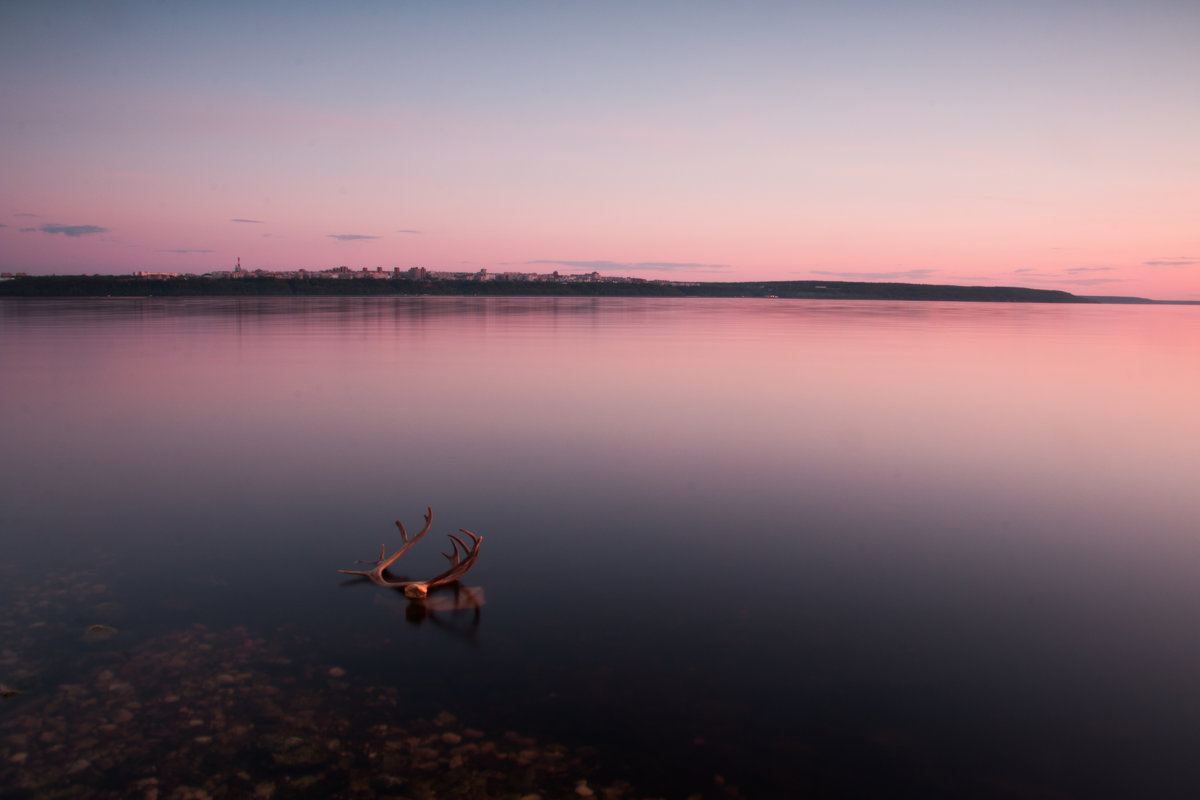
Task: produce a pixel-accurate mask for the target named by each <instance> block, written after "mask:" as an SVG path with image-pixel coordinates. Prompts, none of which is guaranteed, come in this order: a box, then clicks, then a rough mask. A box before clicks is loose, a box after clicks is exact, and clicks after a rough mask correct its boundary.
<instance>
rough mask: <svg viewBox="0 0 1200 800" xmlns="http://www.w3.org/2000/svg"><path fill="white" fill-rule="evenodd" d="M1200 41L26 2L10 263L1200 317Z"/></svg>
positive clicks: (1073, 18) (1081, 24) (444, 8)
mask: <svg viewBox="0 0 1200 800" xmlns="http://www.w3.org/2000/svg"><path fill="white" fill-rule="evenodd" d="M1198 28H1200V7H1198V6H1197V5H1196V4H1195V3H1191V2H1186V1H1185V0H1154V1H1153V2H1136V3H1135V2H1131V1H1127V0H1100V2H1096V3H1092V4H1089V5H1088V6H1087V8H1076V7H1075V6H1073V5H1071V4H1067V3H1049V4H1047V3H1024V2H1018V3H1009V4H979V3H965V4H951V5H947V4H944V3H936V2H926V1H925V0H920V1H919V2H913V3H905V4H903V5H902V6H901V5H896V6H892V5H889V4H878V3H863V2H848V3H839V4H811V3H776V2H753V3H750V4H743V5H739V6H737V7H733V6H730V7H718V6H705V7H704V8H702V9H693V8H690V7H685V6H679V5H677V4H673V3H624V2H618V3H605V4H601V5H585V6H577V5H569V6H547V5H545V4H540V3H531V2H519V3H509V4H504V6H503V7H502V8H501V7H490V6H487V5H486V4H485V5H478V4H474V5H469V6H465V7H464V6H460V5H457V4H448V5H431V6H422V5H417V6H413V5H411V4H400V5H395V4H372V3H368V4H365V5H362V6H359V7H356V9H355V11H354V12H351V13H343V12H341V11H340V10H335V9H320V8H316V7H313V8H306V9H305V10H303V11H302V12H299V11H296V10H295V9H294V8H292V6H291V5H290V4H281V3H275V2H261V3H252V4H231V3H230V4H226V3H222V2H217V3H208V4H205V5H204V6H203V7H195V8H187V7H162V6H160V5H158V4H152V3H148V2H147V3H143V2H132V3H128V4H122V5H119V6H96V7H90V6H89V7H87V8H78V7H76V6H75V5H73V4H67V3H63V2H58V1H57V0H55V1H54V2H45V3H37V4H30V3H25V4H21V3H9V4H4V6H3V7H2V8H0V71H2V72H3V74H4V75H5V76H6V80H5V81H4V85H3V87H2V88H0V92H2V93H3V94H2V95H0V97H2V102H0V125H2V126H3V141H4V145H3V148H2V149H0V172H2V173H3V174H4V175H5V181H4V185H3V188H0V226H2V227H0V269H2V270H3V271H27V272H30V273H48V272H57V273H80V272H87V273H90V272H130V271H134V270H151V271H169V272H207V271H211V270H223V269H230V268H232V267H233V265H234V264H235V263H236V261H237V259H238V258H241V260H242V264H243V265H244V266H247V267H249V268H251V269H254V268H267V269H294V268H299V267H305V268H309V269H327V268H330V267H334V266H338V265H343V264H344V265H349V266H352V267H355V268H358V267H369V268H373V267H375V266H382V267H384V268H385V269H391V268H393V267H398V268H400V269H402V270H403V269H408V268H410V267H414V266H423V267H427V268H429V269H434V270H447V271H477V270H479V269H487V270H489V271H490V272H505V271H520V272H551V271H554V270H556V269H557V270H559V271H562V272H590V271H593V270H597V271H600V272H602V273H604V274H609V275H632V276H636V277H642V278H678V279H686V280H787V279H796V280H806V279H817V280H820V279H828V280H837V279H845V280H904V281H916V282H925V283H951V284H974V285H980V284H982V285H1020V286H1031V287H1035V288H1054V289H1065V290H1068V291H1073V292H1076V293H1080V294H1100V295H1137V296H1144V297H1152V298H1157V299H1192V300H1196V299H1200V278H1198V277H1197V276H1198V274H1200V273H1198V270H1200V238H1198V236H1197V233H1196V231H1197V225H1196V224H1195V221H1196V220H1197V219H1200V193H1198V192H1197V190H1196V187H1197V186H1200V161H1198V160H1197V157H1196V148H1195V146H1194V143H1195V142H1196V141H1198V140H1200V117H1198V116H1197V114H1196V111H1195V108H1196V103H1195V91H1194V89H1195V86H1194V78H1193V76H1195V75H1196V74H1198V73H1200V56H1198V55H1197V48H1196V47H1195V41H1194V35H1193V34H1194V31H1196V30H1197V29H1198ZM347 237H353V238H347Z"/></svg>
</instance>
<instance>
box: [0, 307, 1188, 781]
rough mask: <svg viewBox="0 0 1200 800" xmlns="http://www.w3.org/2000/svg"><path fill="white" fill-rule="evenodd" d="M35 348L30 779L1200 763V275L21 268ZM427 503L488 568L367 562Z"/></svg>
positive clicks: (25, 424) (678, 774) (638, 775)
mask: <svg viewBox="0 0 1200 800" xmlns="http://www.w3.org/2000/svg"><path fill="white" fill-rule="evenodd" d="M0 375H2V377H0V381H2V385H3V391H2V393H0V447H2V451H3V457H2V459H0V536H2V537H3V545H4V547H3V553H2V556H0V579H2V581H3V583H2V584H0V586H2V589H0V598H2V601H3V606H2V610H0V633H3V642H2V643H0V683H2V684H4V685H5V686H7V687H9V688H10V689H13V690H16V691H19V692H20V694H19V695H16V696H13V697H10V698H8V699H6V700H4V701H3V703H2V704H0V786H8V787H10V789H9V792H10V793H11V795H12V796H16V797H41V796H50V795H51V794H52V793H53V792H56V791H58V792H65V793H64V794H63V795H62V796H71V797H109V796H111V797H126V796H134V797H137V796H147V797H150V796H158V797H162V798H168V797H175V798H185V797H203V796H211V797H223V796H227V797H242V796H259V797H270V796H275V797H292V796H297V797H299V796H346V797H355V796H371V795H378V796H405V797H434V796H437V797H453V796H462V797H483V796H506V795H505V794H504V793H505V792H511V793H512V794H511V796H514V797H516V796H520V795H521V794H524V793H531V792H540V793H542V794H543V796H545V797H558V796H581V795H582V794H583V792H580V793H579V794H578V795H577V794H576V793H575V790H576V789H587V790H588V791H594V792H595V796H597V797H604V796H607V797H613V798H617V797H655V796H661V797H670V798H675V797H678V798H685V797H689V796H693V795H702V796H705V797H746V798H756V797H770V798H773V797H806V796H812V797H940V796H945V797H964V796H972V797H1030V798H1034V797H1036V798H1042V797H1093V798H1094V797H1133V796H1141V797H1161V798H1167V797H1194V796H1196V793H1197V791H1198V790H1200V761H1198V760H1197V759H1196V758H1195V753H1196V752H1197V750H1198V749H1200V678H1198V677H1197V676H1200V490H1197V485H1198V484H1200V481H1198V478H1200V421H1198V419H1200V418H1198V414H1197V409H1198V408H1200V308H1195V307H1174V306H1107V305H1105V306H1077V305H1027V304H1012V305H1009V304H1004V305H991V304H958V303H891V302H851V303H842V302H834V301H786V300H712V301H708V300H697V299H687V300H651V299H619V298H607V299H520V298H503V299H473V298H472V299H467V298H437V299H433V298H423V299H422V298H416V299H413V298H306V299H274V298H270V299H268V298H240V299H179V300H159V299H94V300H36V301H14V300H5V301H2V302H0ZM427 506H431V507H432V508H433V513H434V521H433V528H432V531H431V533H430V534H429V535H428V537H426V539H425V540H423V541H422V542H420V543H419V544H418V545H417V546H416V547H415V548H414V549H413V550H412V551H411V552H410V553H408V554H407V555H406V556H405V557H404V558H403V559H402V560H401V562H400V563H398V564H397V565H396V571H397V572H401V573H406V574H410V575H412V576H414V577H430V576H432V575H433V574H435V573H436V572H439V571H440V570H441V569H442V568H443V567H444V565H445V562H444V560H443V559H442V557H441V556H440V555H438V552H439V550H444V549H446V547H447V546H448V542H449V540H448V539H447V538H446V537H445V534H446V533H448V532H454V531H455V530H456V529H458V528H468V529H470V530H472V531H474V532H476V533H478V534H481V535H482V536H483V537H484V541H483V545H482V549H481V555H480V558H479V561H478V564H477V565H476V567H475V568H474V569H473V570H472V572H471V573H470V574H469V575H468V576H467V579H466V580H465V581H464V582H465V583H466V584H468V585H469V586H470V587H478V589H479V590H481V591H480V592H479V594H478V595H476V596H477V597H478V598H481V599H484V600H485V602H483V603H482V604H480V605H475V606H472V605H470V603H468V602H466V598H465V597H464V596H463V595H461V594H460V595H459V598H458V601H457V602H458V604H459V606H461V607H458V608H455V607H453V604H454V603H455V602H456V601H455V595H454V592H452V591H451V592H445V593H442V594H435V595H434V597H435V598H436V599H437V602H431V604H430V605H429V606H428V607H426V608H425V609H422V608H421V607H419V606H414V605H412V604H410V603H409V602H408V601H406V600H405V599H404V597H403V596H401V595H400V594H399V593H398V592H396V591H393V590H390V589H386V588H383V587H380V586H376V585H373V584H370V583H366V582H359V581H354V580H352V579H347V576H345V575H340V574H338V572H337V570H338V569H356V568H358V567H356V566H355V560H356V559H370V558H375V557H376V556H377V554H378V549H379V545H380V543H386V544H387V546H388V551H389V552H390V551H391V549H392V548H394V547H396V546H398V545H399V543H400V539H399V536H398V532H397V531H396V528H395V526H394V525H393V520H396V519H400V520H401V521H403V522H404V524H405V525H406V527H407V528H408V529H409V530H410V531H413V530H416V529H419V528H420V527H421V524H422V520H421V517H422V515H423V513H424V512H425V509H426V507H427ZM405 562H407V564H406V563H405ZM92 626H103V627H99V628H93V627H92ZM581 780H586V781H588V783H586V784H580V783H579V781H581ZM0 793H2V790H0ZM55 796H58V795H55Z"/></svg>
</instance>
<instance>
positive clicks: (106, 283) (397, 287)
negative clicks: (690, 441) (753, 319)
mask: <svg viewBox="0 0 1200 800" xmlns="http://www.w3.org/2000/svg"><path fill="white" fill-rule="evenodd" d="M107 296H119V297H240V296H268V297H288V296H370V297H378V296H470V297H480V296H484V297H490V296H496V297H506V296H507V297H758V298H789V299H819V300H942V301H948V300H954V301H965V302H991V303H1150V304H1158V303H1160V302H1162V301H1155V300H1148V299H1144V298H1140V297H1084V296H1080V295H1074V294H1071V293H1070V292H1064V291H1058V290H1052V289H1027V288H1023V287H1016V286H956V285H936V284H923V283H873V282H858V281H738V282H715V281H714V282H696V283H682V282H652V281H646V282H636V283H634V282H616V281H613V282H608V281H596V282H567V281H561V282H558V281H541V282H533V281H511V280H445V279H441V280H438V279H427V280H413V279H407V278H392V279H377V278H352V279H337V278H274V277H264V278H260V277H249V276H248V277H245V278H196V277H188V278H184V277H170V278H145V277H135V276H124V275H31V276H20V277H16V278H12V279H9V280H5V281H3V282H0V297H107Z"/></svg>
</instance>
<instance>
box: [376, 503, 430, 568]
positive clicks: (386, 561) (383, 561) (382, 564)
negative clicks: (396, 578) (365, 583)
mask: <svg viewBox="0 0 1200 800" xmlns="http://www.w3.org/2000/svg"><path fill="white" fill-rule="evenodd" d="M432 526H433V506H429V507H428V508H427V509H426V510H425V527H424V528H421V532H420V533H418V534H417V535H416V536H414V537H412V538H411V539H409V538H408V531H406V530H404V524H403V523H402V522H400V520H396V527H397V528H399V529H400V538H401V539H403V540H404V544H403V546H402V547H401V548H400V549H399V550H397V551H396V552H394V553H392V555H391V557H385V556H384V552H385V549H386V548H385V547H384V546H383V545H380V546H379V564H378V565H377V566H376V569H378V570H379V572H380V574H381V575H382V574H383V570H385V569H387V568H388V567H390V566H391V565H392V564H394V563H396V559H397V558H399V557H400V556H402V555H404V554H405V553H407V552H408V549H409V548H410V547H412V546H413V545H414V544H416V543H417V542H419V541H421V537H422V536H424V535H425V534H427V533H429V529H430V528H431V527H432Z"/></svg>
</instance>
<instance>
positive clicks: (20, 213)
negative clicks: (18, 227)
mask: <svg viewBox="0 0 1200 800" xmlns="http://www.w3.org/2000/svg"><path fill="white" fill-rule="evenodd" d="M13 216H14V217H40V216H41V214H30V213H29V212H27V211H22V212H18V213H16V214H13Z"/></svg>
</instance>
